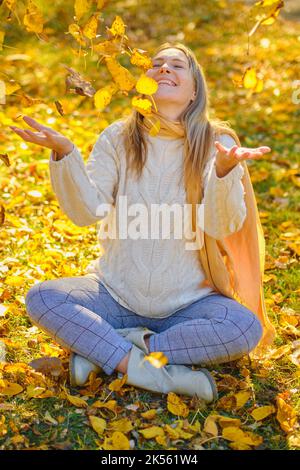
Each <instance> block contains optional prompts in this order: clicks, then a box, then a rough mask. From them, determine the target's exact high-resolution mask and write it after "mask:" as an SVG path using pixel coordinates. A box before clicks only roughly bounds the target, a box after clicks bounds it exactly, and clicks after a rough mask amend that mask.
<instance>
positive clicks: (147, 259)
mask: <svg viewBox="0 0 300 470" xmlns="http://www.w3.org/2000/svg"><path fill="white" fill-rule="evenodd" d="M120 126H122V121H115V122H113V123H112V124H111V125H109V126H108V127H107V128H106V129H105V130H104V131H103V132H102V133H101V134H100V136H99V138H98V139H97V141H96V143H95V145H94V147H93V150H92V152H91V154H90V156H89V158H88V160H87V163H86V164H84V161H83V159H82V157H81V154H80V152H79V150H78V149H77V147H76V146H74V148H73V150H72V152H71V153H69V154H68V155H66V156H64V157H63V158H62V159H61V160H59V161H55V160H54V155H53V152H51V155H50V161H49V166H50V178H51V184H52V187H53V190H54V192H55V194H56V196H57V199H58V201H59V204H60V207H61V209H62V211H63V212H64V213H65V214H66V215H67V216H68V217H69V218H70V219H71V220H72V222H73V223H74V224H76V225H78V226H87V225H90V224H93V223H96V222H97V221H100V220H101V222H100V229H101V227H102V228H103V223H104V221H105V220H109V217H111V216H112V212H113V211H111V212H110V215H108V216H107V219H106V217H104V216H103V215H102V216H99V215H98V214H99V212H97V215H96V209H97V207H98V206H99V204H101V203H108V204H113V207H114V208H115V210H116V211H118V205H119V200H118V198H119V196H127V204H128V208H129V207H130V205H131V204H134V203H141V204H143V205H145V206H147V207H149V212H150V205H151V203H156V204H163V203H167V204H171V205H172V204H174V203H178V204H180V205H181V206H182V207H183V205H184V204H186V199H185V196H186V193H185V189H184V187H183V184H182V180H181V177H182V174H183V140H182V139H170V138H164V137H151V136H147V139H148V157H147V163H146V166H145V168H144V171H143V175H142V178H141V179H140V180H139V181H135V180H134V179H133V178H132V176H131V175H130V174H129V178H128V179H126V171H125V170H126V158H125V152H124V148H123V145H122V142H121V139H120V129H121V127H120ZM219 140H220V142H221V143H223V144H224V145H225V146H227V147H232V146H233V145H235V141H234V140H233V138H232V137H230V136H229V135H226V134H224V135H222V136H221V137H220V139H219ZM215 154H216V149H213V150H212V154H211V158H210V160H209V161H208V163H207V166H206V168H205V172H204V198H203V201H202V203H203V204H204V207H205V230H206V232H207V233H208V234H209V235H210V236H213V237H214V238H216V239H219V238H223V237H224V236H226V235H229V234H230V233H232V232H235V231H238V230H240V228H241V227H242V224H243V222H244V220H245V217H246V205H245V201H244V194H245V192H244V187H243V184H242V181H241V178H242V176H243V173H244V169H243V167H242V165H241V164H240V163H239V164H238V165H237V166H235V167H234V168H233V169H232V170H231V171H230V172H229V173H228V174H227V175H226V176H224V177H222V178H218V177H217V175H216V170H215ZM135 217H136V215H135ZM130 220H132V219H131V217H130V216H129V217H128V224H129V223H130ZM171 227H172V224H171ZM201 228H202V229H203V230H204V227H201ZM100 229H99V232H98V234H99V233H100ZM172 233H174V230H173V231H172V228H171V231H170V237H169V239H162V238H161V236H160V239H151V237H148V239H146V238H144V239H142V238H140V239H132V238H130V237H127V238H124V239H121V238H116V239H113V238H112V239H109V238H106V239H101V238H99V242H100V243H101V246H102V249H103V254H102V255H101V256H100V257H99V258H98V259H97V260H95V261H94V262H93V263H92V265H89V267H88V269H87V272H89V273H92V272H93V273H95V275H97V276H98V277H99V278H100V280H101V282H102V283H103V284H104V286H105V287H106V289H107V290H108V291H109V293H110V294H111V295H112V296H113V297H114V299H115V300H116V301H117V302H119V303H120V304H121V305H123V306H124V307H126V308H128V309H129V310H131V311H133V312H135V313H137V314H138V315H141V316H145V317H152V318H165V317H168V316H169V315H171V314H172V313H174V312H176V311H177V310H179V309H181V308H183V307H185V306H187V305H189V304H191V303H192V302H195V301H196V300H198V299H200V298H201V297H202V296H206V295H210V294H215V291H214V290H213V289H212V288H210V287H204V288H200V287H199V284H200V282H201V281H202V280H203V279H205V276H204V272H203V270H202V269H201V266H200V262H199V257H198V254H197V251H195V250H186V249H185V246H186V245H185V244H186V242H187V239H186V238H185V236H183V237H182V238H181V239H176V238H174V237H173V238H172ZM188 241H191V240H190V239H189V240H188Z"/></svg>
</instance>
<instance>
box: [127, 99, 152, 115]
mask: <svg viewBox="0 0 300 470" xmlns="http://www.w3.org/2000/svg"><path fill="white" fill-rule="evenodd" d="M131 104H132V106H133V107H134V108H135V109H136V110H137V111H138V112H139V113H141V114H142V115H143V116H149V115H151V109H152V103H151V101H150V100H148V98H138V97H137V96H134V97H133V98H132V100H131Z"/></svg>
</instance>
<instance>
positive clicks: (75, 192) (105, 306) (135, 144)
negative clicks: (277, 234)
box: [12, 43, 270, 403]
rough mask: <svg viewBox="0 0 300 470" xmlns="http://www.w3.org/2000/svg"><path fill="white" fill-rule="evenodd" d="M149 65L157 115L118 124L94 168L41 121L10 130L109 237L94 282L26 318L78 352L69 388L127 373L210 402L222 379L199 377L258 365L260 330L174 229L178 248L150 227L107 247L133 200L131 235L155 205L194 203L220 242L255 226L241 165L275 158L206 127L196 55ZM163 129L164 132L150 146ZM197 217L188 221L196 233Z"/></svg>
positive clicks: (36, 300)
mask: <svg viewBox="0 0 300 470" xmlns="http://www.w3.org/2000/svg"><path fill="white" fill-rule="evenodd" d="M152 60H153V68H151V69H149V70H148V71H147V75H148V76H149V77H152V78H153V79H154V80H156V81H157V82H158V90H157V92H156V93H155V94H154V95H153V98H154V101H155V104H156V107H157V112H155V113H154V116H153V117H152V118H151V120H149V119H148V118H146V117H144V116H143V115H141V114H140V113H139V112H137V111H135V110H133V111H132V113H131V114H130V115H129V116H127V117H126V118H123V119H118V120H117V121H115V122H113V123H112V124H110V125H109V126H108V127H107V128H106V129H105V130H104V131H103V132H102V133H101V134H100V136H99V138H98V139H97V141H96V143H95V145H94V148H93V150H92V152H91V154H90V156H89V159H88V161H87V163H86V165H85V164H84V162H83V159H82V157H81V154H80V152H79V150H78V149H77V147H76V146H75V145H73V143H72V142H70V141H69V140H68V139H67V138H65V137H64V136H63V135H61V134H60V133H58V132H56V131H53V130H52V129H51V128H49V127H45V126H43V125H42V124H39V123H38V122H37V121H35V120H34V119H32V118H29V117H24V120H25V122H26V123H27V124H29V126H31V127H32V128H33V129H35V130H36V131H37V132H34V131H30V130H21V129H18V128H16V127H12V128H13V130H14V131H15V132H16V133H17V134H18V135H19V136H20V137H21V138H23V139H24V140H25V141H26V142H32V143H35V144H38V145H41V146H44V147H48V148H50V149H52V152H51V156H50V162H49V164H50V176H51V183H52V187H53V190H54V191H55V193H56V196H57V198H58V201H59V204H60V207H61V209H62V211H63V212H64V213H65V214H66V215H67V216H68V217H69V218H70V219H71V220H72V222H73V223H74V224H76V225H78V226H80V227H83V226H88V225H91V224H94V223H96V222H98V221H100V222H101V224H100V230H99V233H100V231H101V233H102V239H101V244H102V249H103V254H102V256H101V257H100V258H98V259H97V260H96V261H95V262H94V263H93V265H92V266H90V267H89V269H88V271H87V272H86V274H85V275H83V276H78V277H63V278H59V279H52V280H46V281H43V282H39V283H37V284H35V285H34V286H33V287H32V288H31V289H30V290H29V291H28V293H27V295H26V309H27V312H28V315H29V317H30V319H31V320H32V322H33V323H34V324H36V325H37V326H38V327H39V328H41V329H42V330H43V331H45V332H46V333H48V334H49V335H51V336H52V337H53V338H54V339H55V340H56V341H57V342H58V343H59V344H61V345H62V346H63V347H65V348H67V349H68V350H69V351H70V382H71V385H73V386H80V385H83V384H84V383H85V382H86V380H87V379H88V376H89V373H90V372H91V371H92V370H94V371H96V372H100V371H101V370H102V371H104V372H105V374H107V375H111V374H112V373H113V372H114V371H118V372H120V373H121V374H127V383H128V384H131V385H134V386H137V387H140V388H143V389H146V390H149V391H152V392H157V393H168V392H171V391H172V392H175V393H179V394H183V395H187V396H194V395H196V396H198V397H200V398H202V399H203V400H204V401H206V402H207V403H210V402H212V401H214V400H215V399H217V397H218V394H217V387H216V383H215V380H214V378H213V377H212V375H211V374H210V372H209V371H208V370H207V369H205V368H198V370H197V369H196V370H194V368H192V367H191V366H192V365H196V366H201V367H203V366H211V365H213V364H219V363H224V362H227V361H232V360H236V359H238V358H241V357H242V356H243V355H245V354H249V353H250V351H251V350H253V348H255V347H256V346H257V344H258V343H259V341H260V339H261V338H262V334H263V326H262V323H261V321H260V320H259V318H258V316H257V315H256V314H255V313H254V312H253V311H251V310H250V309H248V308H247V307H245V306H244V305H242V304H241V303H239V302H238V301H237V300H235V299H233V298H230V297H228V296H226V295H223V294H222V293H220V292H219V291H218V290H217V289H216V288H215V287H214V286H212V285H211V284H209V283H207V282H205V281H206V276H205V273H204V270H203V267H202V266H201V263H200V262H199V256H198V251H197V249H190V248H189V249H188V248H187V247H188V246H189V244H188V242H191V240H194V239H195V237H194V238H193V237H188V236H187V235H186V233H185V234H184V235H183V236H182V237H181V238H175V237H172V234H174V230H173V229H172V230H170V232H169V234H170V236H169V237H164V238H163V237H155V238H153V237H151V234H150V236H148V237H146V236H145V230H144V229H145V227H143V230H142V235H143V236H137V235H136V231H135V232H134V230H133V226H132V225H131V236H129V235H130V233H129V232H130V231H128V232H125V231H124V230H123V229H122V230H123V232H122V236H120V234H119V235H118V236H116V237H114V236H109V237H108V236H107V237H104V236H103V233H104V232H103V223H104V222H105V223H106V224H108V223H109V222H110V221H111V217H112V214H114V215H115V214H116V213H118V212H121V215H124V205H123V206H122V210H121V211H118V209H119V208H120V207H119V206H120V201H121V200H122V204H123V203H124V198H125V197H126V203H127V208H128V220H127V223H128V226H129V225H130V221H132V216H133V215H136V209H137V208H142V209H141V211H142V212H143V211H144V210H145V209H146V216H144V217H141V218H140V219H139V222H143V223H145V221H148V214H150V213H151V210H150V209H151V208H152V207H153V206H154V207H157V205H161V204H165V205H167V206H171V205H173V204H175V205H176V204H177V206H178V207H183V206H184V205H185V204H186V203H187V202H188V201H190V200H191V199H192V198H191V194H193V195H195V194H196V200H197V201H198V202H199V203H200V202H201V207H202V215H204V216H205V219H204V220H205V224H204V222H203V218H202V225H201V221H199V220H198V219H199V218H197V227H198V228H199V230H200V231H201V230H202V233H203V232H204V233H207V234H209V236H210V237H212V239H214V240H222V239H223V238H224V237H227V236H230V234H232V233H235V232H238V231H239V230H241V228H242V227H243V224H244V222H245V220H246V218H247V209H246V205H245V201H244V197H243V196H244V187H243V184H242V175H243V173H244V169H243V166H242V165H241V162H242V161H244V160H246V159H250V158H251V159H256V158H259V157H260V156H261V155H263V154H264V153H266V152H269V151H270V148H269V147H259V148H255V149H250V148H242V147H240V146H239V145H237V142H239V141H238V138H237V136H236V134H235V132H234V131H233V130H232V129H230V127H229V126H228V125H226V124H222V123H221V122H219V121H212V120H210V119H209V114H208V91H207V85H206V82H205V77H204V74H203V71H202V69H201V66H200V65H199V64H198V62H197V59H196V57H195V55H194V53H193V52H192V51H191V50H190V49H189V48H188V47H186V46H184V45H182V44H179V43H175V44H174V45H173V44H170V43H165V44H163V45H162V46H160V47H159V48H158V49H157V50H156V52H155V53H154V55H153V56H152ZM157 119H159V120H160V124H161V127H160V132H159V133H158V135H156V136H152V135H151V134H150V133H149V131H150V129H151V126H152V124H153V122H155V121H156V120H157ZM191 188H192V189H191ZM199 198H200V199H199ZM104 208H108V210H107V212H106V213H105V211H104V210H103V209H104ZM203 208H204V209H203ZM130 209H132V210H131V212H130ZM114 210H115V212H114ZM197 214H199V212H197ZM143 215H145V211H144V212H143ZM193 217H194V216H192V219H188V220H190V221H191V223H192V226H193V228H195V227H196V226H195V223H194V222H192V220H194V219H193ZM151 222H153V220H151ZM122 223H124V221H123V222H122ZM117 224H118V222H117ZM137 225H138V224H136V225H135V226H134V227H135V228H137ZM144 225H145V224H144ZM118 227H119V228H120V227H121V223H120V222H119V225H118ZM122 227H123V228H124V226H122ZM198 228H197V230H198ZM118 233H120V232H118ZM124 233H125V235H124ZM128 233H129V235H128ZM132 233H134V235H132ZM189 233H193V231H192V232H189ZM110 235H112V234H111V233H110ZM148 235H149V232H148ZM100 238H101V237H100V236H99V239H100ZM197 240H198V242H199V239H198V238H197ZM66 262H67V261H66ZM155 351H161V352H163V354H164V355H165V356H166V357H167V359H168V364H167V365H165V366H164V367H161V368H156V367H154V366H153V365H151V363H150V362H149V361H147V360H146V361H145V360H144V359H145V355H146V354H148V353H151V352H155Z"/></svg>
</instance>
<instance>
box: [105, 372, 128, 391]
mask: <svg viewBox="0 0 300 470" xmlns="http://www.w3.org/2000/svg"><path fill="white" fill-rule="evenodd" d="M126 380H127V374H124V375H123V377H121V378H120V379H116V380H113V381H112V382H111V383H110V384H109V386H108V388H109V390H111V391H112V392H118V391H119V390H121V388H122V387H123V385H124V384H126Z"/></svg>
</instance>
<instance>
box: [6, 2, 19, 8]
mask: <svg viewBox="0 0 300 470" xmlns="http://www.w3.org/2000/svg"><path fill="white" fill-rule="evenodd" d="M16 1H17V0H5V6H7V8H9V10H12V9H13V8H14V7H15V5H16Z"/></svg>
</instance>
